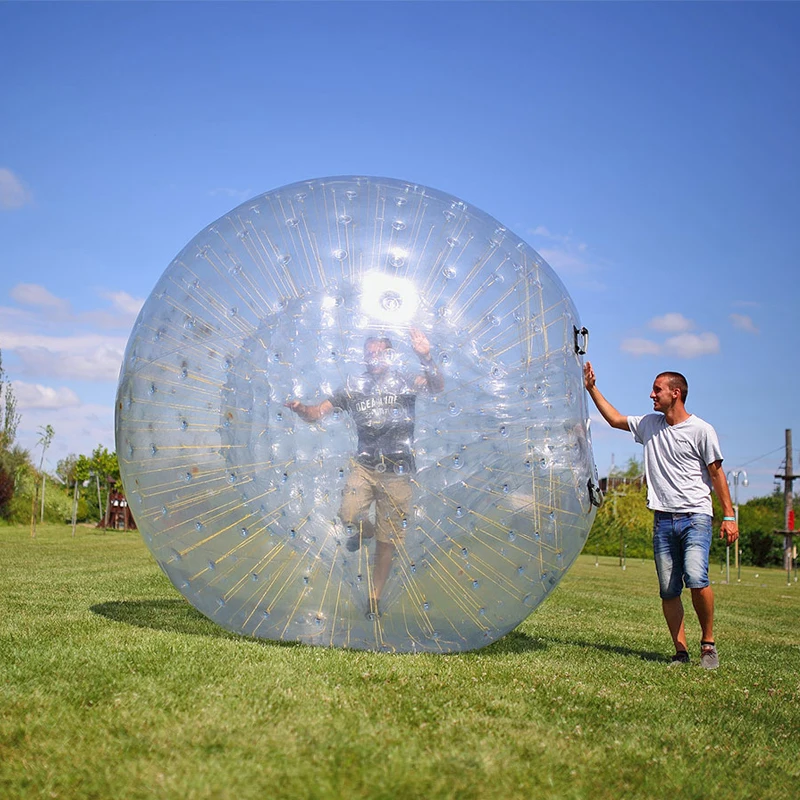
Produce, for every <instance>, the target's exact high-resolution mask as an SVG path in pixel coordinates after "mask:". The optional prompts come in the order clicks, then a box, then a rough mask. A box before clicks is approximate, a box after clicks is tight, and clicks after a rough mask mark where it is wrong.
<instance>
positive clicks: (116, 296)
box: [101, 292, 144, 318]
mask: <svg viewBox="0 0 800 800" xmlns="http://www.w3.org/2000/svg"><path fill="white" fill-rule="evenodd" d="M101 294H102V296H103V297H105V298H107V299H108V300H110V301H111V305H112V306H113V307H114V308H115V309H116V310H117V311H121V312H122V313H123V314H129V315H131V316H133V317H134V318H135V317H136V315H137V314H138V313H139V311H140V310H141V308H142V306H143V305H144V299H143V298H141V297H133V296H132V295H129V294H128V293H127V292H101Z"/></svg>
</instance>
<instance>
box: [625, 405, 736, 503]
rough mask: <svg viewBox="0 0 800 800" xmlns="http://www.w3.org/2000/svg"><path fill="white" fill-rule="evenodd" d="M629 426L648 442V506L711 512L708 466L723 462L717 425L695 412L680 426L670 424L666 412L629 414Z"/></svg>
mask: <svg viewBox="0 0 800 800" xmlns="http://www.w3.org/2000/svg"><path fill="white" fill-rule="evenodd" d="M628 427H629V428H630V430H631V433H632V434H633V437H634V439H635V440H636V441H637V442H639V444H642V445H644V474H645V477H646V478H647V505H648V507H649V508H651V509H653V511H670V512H673V513H682V514H708V515H711V513H712V509H711V489H712V486H711V476H710V475H709V474H708V465H709V464H713V463H714V462H715V461H722V450H720V446H719V440H718V439H717V433H716V431H715V430H714V428H713V427H712V426H711V425H709V424H708V423H707V422H706V421H705V420H702V419H700V417H696V416H695V415H694V414H692V415H691V416H690V417H689V418H688V419H686V420H684V421H683V422H679V423H677V424H676V425H668V424H667V420H666V418H665V417H664V415H663V414H647V415H645V416H643V417H628Z"/></svg>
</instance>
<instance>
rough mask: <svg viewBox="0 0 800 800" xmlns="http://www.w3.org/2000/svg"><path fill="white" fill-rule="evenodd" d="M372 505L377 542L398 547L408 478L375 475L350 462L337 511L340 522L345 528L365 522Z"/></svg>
mask: <svg viewBox="0 0 800 800" xmlns="http://www.w3.org/2000/svg"><path fill="white" fill-rule="evenodd" d="M373 502H374V503H375V535H376V536H377V538H378V541H379V542H389V543H392V544H394V545H397V544H400V543H401V542H402V541H403V537H404V535H405V529H406V527H407V525H408V511H409V508H410V506H411V479H410V478H409V476H408V475H397V474H395V473H393V472H376V471H375V470H372V469H368V468H367V467H365V466H363V465H361V464H359V463H357V462H353V463H352V465H351V468H350V474H349V475H348V477H347V483H346V485H345V487H344V497H343V498H342V506H341V508H340V509H339V516H340V517H341V520H342V522H343V523H344V524H345V525H353V524H355V523H357V522H366V521H367V520H368V518H369V508H370V505H372V503H373Z"/></svg>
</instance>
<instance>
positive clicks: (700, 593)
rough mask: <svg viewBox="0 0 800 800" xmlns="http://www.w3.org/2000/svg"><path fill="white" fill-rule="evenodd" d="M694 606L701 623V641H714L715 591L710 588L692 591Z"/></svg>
mask: <svg viewBox="0 0 800 800" xmlns="http://www.w3.org/2000/svg"><path fill="white" fill-rule="evenodd" d="M692 605H693V606H694V610H695V612H696V614H697V620H698V622H699V623H700V639H701V641H703V642H713V641H714V590H713V589H712V588H711V587H710V586H705V587H703V588H702V589H692Z"/></svg>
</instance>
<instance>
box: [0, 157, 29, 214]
mask: <svg viewBox="0 0 800 800" xmlns="http://www.w3.org/2000/svg"><path fill="white" fill-rule="evenodd" d="M32 201H33V195H32V194H31V193H30V191H29V190H28V189H27V188H26V187H25V186H24V184H23V183H22V181H21V180H20V179H19V178H18V177H17V176H16V175H15V174H14V173H13V172H12V171H11V170H10V169H8V168H7V167H0V208H3V209H11V208H22V206H25V205H28V203H31V202H32Z"/></svg>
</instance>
